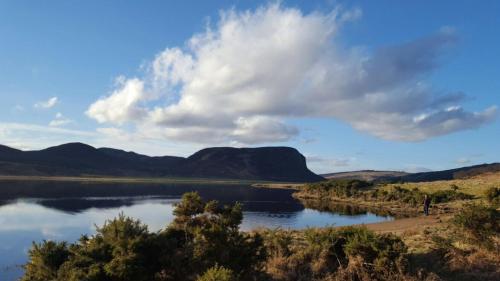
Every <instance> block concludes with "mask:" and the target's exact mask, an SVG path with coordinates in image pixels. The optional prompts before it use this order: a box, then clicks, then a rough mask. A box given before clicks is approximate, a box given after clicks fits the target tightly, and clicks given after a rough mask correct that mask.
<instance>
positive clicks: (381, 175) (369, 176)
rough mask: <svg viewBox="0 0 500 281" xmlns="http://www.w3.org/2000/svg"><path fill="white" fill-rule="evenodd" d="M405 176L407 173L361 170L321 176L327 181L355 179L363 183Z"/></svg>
mask: <svg viewBox="0 0 500 281" xmlns="http://www.w3.org/2000/svg"><path fill="white" fill-rule="evenodd" d="M405 175H408V173H406V172H400V171H375V170H361V171H352V172H339V173H329V174H321V176H322V177H324V178H327V179H356V180H365V181H376V180H379V179H385V178H393V177H402V176H405Z"/></svg>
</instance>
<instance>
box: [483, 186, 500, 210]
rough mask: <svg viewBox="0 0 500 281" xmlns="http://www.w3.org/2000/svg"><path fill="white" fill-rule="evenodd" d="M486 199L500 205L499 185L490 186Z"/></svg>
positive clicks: (494, 204)
mask: <svg viewBox="0 0 500 281" xmlns="http://www.w3.org/2000/svg"><path fill="white" fill-rule="evenodd" d="M485 196H486V199H487V200H488V202H490V203H491V204H492V205H493V206H498V205H500V188H498V187H490V188H488V189H487V190H486V192H485Z"/></svg>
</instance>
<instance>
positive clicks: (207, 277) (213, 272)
mask: <svg viewBox="0 0 500 281" xmlns="http://www.w3.org/2000/svg"><path fill="white" fill-rule="evenodd" d="M196 281H236V279H235V278H234V275H233V271H232V270H230V269H227V268H224V267H222V266H218V265H215V266H213V267H211V268H209V269H208V270H207V271H206V272H205V273H204V274H203V275H202V276H200V277H198V279H196Z"/></svg>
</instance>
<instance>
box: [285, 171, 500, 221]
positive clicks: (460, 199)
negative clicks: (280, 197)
mask: <svg viewBox="0 0 500 281" xmlns="http://www.w3.org/2000/svg"><path fill="white" fill-rule="evenodd" d="M496 187H500V173H491V174H484V175H481V176H476V177H473V178H469V179H462V180H450V181H436V182H421V183H398V184H372V183H369V182H366V181H361V180H329V181H324V182H319V183H313V184H305V185H302V186H299V187H296V188H297V192H296V193H294V197H296V198H298V199H300V200H302V201H303V202H308V201H309V202H313V201H317V203H316V205H322V206H327V205H328V204H332V203H341V204H353V205H356V206H363V207H366V208H377V209H384V210H386V211H387V212H389V213H391V214H393V215H394V214H396V215H397V214H399V215H403V216H411V215H417V214H419V213H422V209H423V204H422V202H423V199H424V196H426V195H427V196H429V197H430V198H431V201H432V203H431V212H432V213H434V214H445V213H454V212H456V211H457V210H459V209H460V208H462V206H463V205H464V204H467V203H471V202H477V203H487V198H486V196H487V193H488V192H490V193H491V192H493V193H495V188H496ZM492 196H496V195H492ZM497 200H498V199H497ZM309 204H311V203H309Z"/></svg>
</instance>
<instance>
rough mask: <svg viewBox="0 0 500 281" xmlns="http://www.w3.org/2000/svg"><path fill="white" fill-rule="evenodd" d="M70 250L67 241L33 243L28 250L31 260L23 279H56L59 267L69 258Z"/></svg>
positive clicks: (33, 280) (25, 267)
mask: <svg viewBox="0 0 500 281" xmlns="http://www.w3.org/2000/svg"><path fill="white" fill-rule="evenodd" d="M69 255H70V252H69V250H68V247H67V245H66V243H65V242H62V243H57V242H54V241H43V242H42V243H40V244H37V243H33V246H32V248H31V249H30V250H29V251H28V257H29V262H28V263H27V264H26V265H25V266H24V270H25V273H24V277H23V278H22V279H21V280H31V281H45V280H55V279H56V277H57V272H58V270H59V267H61V265H62V264H63V263H64V262H65V261H66V260H67V259H68V257H69Z"/></svg>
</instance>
